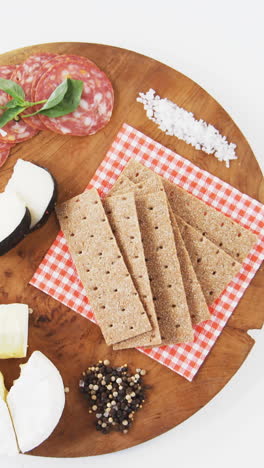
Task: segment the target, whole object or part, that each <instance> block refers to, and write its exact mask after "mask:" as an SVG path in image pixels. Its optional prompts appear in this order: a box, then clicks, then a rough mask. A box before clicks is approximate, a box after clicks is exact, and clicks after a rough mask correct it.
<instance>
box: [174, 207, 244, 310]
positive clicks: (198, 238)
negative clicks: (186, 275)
mask: <svg viewBox="0 0 264 468" xmlns="http://www.w3.org/2000/svg"><path fill="white" fill-rule="evenodd" d="M176 220H177V224H178V226H179V229H180V232H181V235H182V238H183V240H184V243H185V245H186V248H187V250H188V253H189V256H190V259H191V262H192V264H193V268H194V271H195V273H196V276H197V278H198V280H199V283H200V285H201V287H202V290H203V293H204V296H205V300H206V302H207V304H208V305H211V304H212V303H213V302H214V301H215V299H217V298H218V297H219V295H220V294H221V293H222V292H223V290H224V289H225V288H226V286H227V285H228V283H229V282H230V281H231V280H232V278H233V277H234V276H235V275H236V274H237V273H238V271H239V270H240V268H241V264H240V263H238V262H236V261H235V260H234V259H233V257H231V256H230V255H228V254H227V253H226V252H225V251H224V250H222V249H220V248H219V247H217V246H216V245H215V244H214V243H213V242H211V241H210V240H209V239H207V238H206V237H205V236H203V235H202V233H201V232H200V231H198V230H197V229H195V228H193V227H192V226H190V225H189V224H187V223H186V222H185V221H184V220H183V219H182V218H180V217H179V216H176Z"/></svg>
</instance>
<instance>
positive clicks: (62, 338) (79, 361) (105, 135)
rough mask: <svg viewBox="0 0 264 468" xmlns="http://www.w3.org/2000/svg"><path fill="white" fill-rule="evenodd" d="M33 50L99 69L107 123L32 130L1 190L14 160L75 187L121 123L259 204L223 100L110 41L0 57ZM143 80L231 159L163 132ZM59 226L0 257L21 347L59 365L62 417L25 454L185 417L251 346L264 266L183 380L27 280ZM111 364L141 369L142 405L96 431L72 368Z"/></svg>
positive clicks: (120, 445) (3, 288) (142, 432)
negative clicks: (203, 124)
mask: <svg viewBox="0 0 264 468" xmlns="http://www.w3.org/2000/svg"><path fill="white" fill-rule="evenodd" d="M39 52H53V53H69V54H79V55H83V56H86V57H88V58H90V59H91V60H93V61H94V62H95V63H96V64H97V65H98V66H99V67H100V68H102V69H103V70H104V71H105V72H106V73H107V75H108V76H109V78H110V79H111V81H112V83H113V86H114V90H115V106H114V113H113V117H112V119H111V121H110V123H109V124H108V126H107V127H106V128H104V129H103V130H102V131H100V132H99V133H98V134H96V135H93V136H90V137H71V136H62V135H56V134H55V133H50V132H48V131H46V132H44V131H42V132H40V133H39V134H38V135H37V136H36V137H34V138H33V139H31V140H29V141H26V142H24V143H21V144H19V145H17V146H15V147H14V149H13V150H12V154H11V157H10V158H9V160H8V162H7V163H6V164H5V166H4V167H3V168H2V169H1V170H0V190H1V191H2V190H4V187H5V184H6V182H7V180H8V179H9V177H10V175H11V173H12V169H13V166H14V164H15V162H16V160H17V159H18V158H26V159H28V160H30V161H32V162H36V163H38V164H41V165H42V166H45V167H47V168H48V169H49V170H50V171H51V172H52V173H53V175H54V176H55V177H56V179H57V181H58V186H59V200H60V201H63V200H66V199H68V198H70V197H72V196H74V195H77V194H78V193H80V192H82V191H83V190H84V188H85V187H86V185H87V184H88V182H89V180H90V179H91V177H92V175H93V174H94V172H95V170H96V168H97V167H98V166H99V164H100V162H101V161H102V160H103V158H104V157H105V155H106V152H107V149H108V148H109V146H110V144H111V143H112V141H113V139H114V137H115V135H116V133H117V132H118V130H119V128H120V127H121V125H122V124H123V122H127V123H128V124H130V125H132V126H134V127H136V128H137V129H138V130H140V131H142V132H143V133H145V134H146V135H149V136H150V137H151V138H153V139H155V140H157V141H158V142H160V143H162V144H163V145H165V146H167V147H168V148H170V149H172V150H173V151H176V152H178V153H180V154H181V155H182V156H184V157H186V158H187V159H189V160H190V161H192V162H193V163H194V164H196V165H198V166H199V167H201V168H202V169H206V170H208V171H209V172H211V173H212V174H214V175H216V176H218V177H220V178H221V179H222V180H225V181H226V182H228V183H230V184H231V185H233V186H234V187H236V188H238V189H239V190H241V191H242V192H245V193H247V194H248V195H250V196H251V197H253V198H256V199H257V200H260V201H262V202H263V198H264V184H263V179H262V175H261V171H260V168H259V166H258V164H257V162H256V159H255V157H254V155H253V153H252V151H251V149H250V147H249V145H248V143H247V141H246V139H245V138H244V136H243V135H242V134H241V132H240V130H239V129H238V128H237V126H236V125H235V124H234V122H233V121H232V119H231V118H230V116H229V115H228V114H227V113H226V112H225V111H224V110H223V109H222V107H221V106H220V105H219V104H218V103H217V102H216V101H215V100H214V99H213V98H212V97H211V96H210V95H208V93H207V92H206V91H204V90H203V89H202V88H201V87H200V86H198V85H197V84H196V83H194V82H193V81H192V80H190V79H189V78H187V77H186V76H184V75H182V74H181V73H179V72H177V71H175V70H173V69H171V68H169V67H167V66H165V65H163V64H161V63H159V62H157V61H155V60H152V59H150V58H147V57H144V56H142V55H139V54H136V53H134V52H131V51H128V50H123V49H119V48H115V47H110V46H104V45H98V44H86V43H56V44H44V45H37V46H33V47H28V48H25V49H19V50H15V51H12V52H9V53H6V54H4V55H2V56H1V57H0V64H1V65H2V64H10V63H12V64H18V63H20V62H22V61H23V60H25V59H26V58H27V57H28V56H29V55H31V54H34V53H39ZM150 87H152V88H154V89H156V90H157V92H158V94H160V95H161V96H164V97H165V96H169V97H170V99H172V100H174V101H175V102H177V104H178V105H180V106H183V107H184V108H185V109H187V110H189V111H192V112H194V114H195V116H196V117H198V118H200V117H201V118H203V119H205V120H207V121H208V122H210V123H212V124H213V125H214V126H216V127H217V128H218V129H219V130H220V131H221V133H222V134H224V135H226V136H227V138H228V139H229V140H230V141H233V142H235V143H237V146H238V149H237V154H238V156H239V159H238V160H237V161H232V162H231V168H230V169H226V168H225V166H224V164H223V163H220V162H218V161H217V160H216V159H215V158H214V157H212V156H208V155H205V154H204V153H203V152H202V151H197V150H195V149H194V148H192V147H191V146H189V145H187V144H185V143H184V142H182V141H180V140H178V139H177V138H175V137H170V136H166V135H165V134H164V133H162V132H161V131H160V130H158V128H157V126H156V125H155V124H154V123H153V122H151V121H149V120H148V119H147V118H146V116H145V111H144V110H143V106H142V105H141V104H138V103H136V96H137V94H138V92H139V91H147V90H148V89H149V88H150ZM58 230H59V226H58V223H57V221H56V218H55V215H54V214H53V215H52V216H51V217H50V219H49V221H48V223H47V224H46V225H45V226H44V227H42V228H41V229H40V230H38V231H36V232H35V233H33V234H31V235H29V236H28V237H27V238H26V239H25V240H24V241H23V242H22V243H21V244H19V246H18V247H17V248H15V249H13V250H12V251H11V252H9V253H8V254H6V255H5V256H3V257H1V258H0V303H12V302H24V303H27V304H29V306H30V307H31V308H33V309H34V313H33V314H32V315H31V316H30V329H29V352H28V356H29V355H30V354H31V353H32V352H33V350H36V349H39V350H40V351H42V352H43V353H45V354H46V355H47V356H48V357H49V358H50V359H51V360H52V361H53V362H54V363H55V365H56V366H57V367H58V369H59V370H60V372H61V374H62V376H63V380H64V384H65V386H68V387H69V389H70V392H69V393H68V394H67V395H66V407H65V410H64V413H63V417H62V419H61V421H60V423H59V424H58V426H57V428H56V429H55V431H54V432H53V434H52V435H51V436H50V437H49V439H48V440H47V441H45V442H44V443H43V444H42V445H40V446H39V447H37V448H36V449H34V450H33V451H32V452H31V454H32V455H42V456H51V457H79V456H87V455H97V454H103V453H109V452H114V451H117V450H121V449H125V448H128V447H131V446H134V445H136V444H139V443H141V442H144V441H146V440H148V439H151V438H153V437H156V436H158V435H159V434H162V433H163V432H165V431H167V430H169V429H171V428H172V427H174V426H176V425H178V424H180V423H181V422H182V421H184V420H186V419H187V418H188V417H190V416H191V415H192V414H194V413H195V412H196V411H198V410H199V409H200V408H201V407H203V406H204V405H206V403H207V402H208V401H210V400H211V399H212V398H213V397H214V396H215V395H216V393H218V392H219V391H220V390H221V389H222V388H223V387H224V386H225V385H226V384H227V382H228V381H229V379H230V378H231V377H232V376H233V375H234V373H235V372H236V371H237V370H238V368H239V367H240V366H241V364H242V363H243V361H244V360H245V359H246V357H247V354H248V353H249V351H250V350H251V348H252V346H253V345H254V340H253V339H252V338H251V337H250V336H249V335H248V334H247V331H248V329H252V328H261V327H262V325H263V321H264V307H263V289H262V286H263V277H264V275H263V268H262V269H260V270H259V272H258V273H257V275H256V276H255V278H254V279H253V281H252V282H251V285H250V287H249V288H248V289H247V291H246V293H245V295H244V296H243V298H242V299H241V301H240V303H239V305H238V307H237V308H236V310H235V312H234V314H233V315H232V317H231V318H230V320H229V322H228V324H227V326H226V327H225V329H224V331H223V332H222V334H221V336H220V338H219V339H218V340H217V342H216V345H215V346H214V347H213V349H212V351H211V352H210V354H209V356H208V357H207V359H206V360H205V362H204V364H203V366H202V367H201V369H200V371H199V372H198V374H197V376H196V377H195V378H194V380H193V382H188V381H187V380H185V379H184V378H183V377H180V376H179V375H177V374H176V373H174V372H172V371H170V370H169V369H167V368H166V367H164V366H161V365H160V364H158V363H157V362H155V361H154V360H152V359H150V358H148V357H147V356H145V355H143V354H142V353H140V352H138V351H135V350H127V351H118V352H117V351H112V349H111V348H109V347H107V346H106V345H105V343H104V340H103V338H102V335H101V333H100V331H99V329H98V327H97V326H95V325H93V324H92V323H91V322H89V321H88V320H86V319H84V318H82V317H81V316H79V315H78V314H76V313H74V312H73V311H71V310H70V309H68V308H66V307H64V306H63V305H62V304H60V303H59V302H56V301H55V300H54V299H52V298H51V297H49V296H47V295H46V294H44V293H42V292H40V291H38V290H37V289H35V288H34V287H32V286H30V285H29V284H28V282H29V280H30V279H31V277H32V275H33V273H34V272H35V270H36V268H37V266H38V264H39V263H40V261H41V259H42V258H43V256H44V254H45V252H46V251H47V249H48V248H49V246H50V245H51V243H52V242H53V240H54V239H55V237H56V235H57V232H58ZM106 358H108V359H110V361H111V363H112V364H116V365H120V364H123V363H127V364H128V365H129V366H131V367H132V368H133V369H134V368H137V367H142V368H145V369H147V371H148V374H147V376H146V378H145V380H146V383H148V384H149V385H151V386H152V389H151V390H149V392H148V399H147V401H146V403H145V405H144V407H143V409H142V410H141V411H140V412H139V413H138V414H137V415H136V418H135V423H134V426H133V428H132V429H131V430H130V431H129V433H128V434H126V435H124V434H120V433H112V434H109V435H102V434H101V433H99V432H97V431H96V430H95V428H94V416H93V415H91V414H88V410H87V406H86V402H85V400H84V399H83V397H82V396H81V395H80V394H79V391H78V380H79V377H80V375H81V372H82V371H83V370H84V369H86V368H87V367H88V365H90V364H92V363H94V362H96V361H97V360H99V359H106ZM25 361H26V359H23V360H17V359H15V360H1V361H0V370H1V371H2V372H3V373H4V375H5V377H6V383H7V386H8V388H9V387H10V386H11V385H12V381H13V379H14V378H17V377H18V374H19V368H18V364H19V363H20V362H25Z"/></svg>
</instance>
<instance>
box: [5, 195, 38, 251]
mask: <svg viewBox="0 0 264 468" xmlns="http://www.w3.org/2000/svg"><path fill="white" fill-rule="evenodd" d="M30 222H31V217H30V213H29V210H28V209H27V207H26V205H25V203H24V202H23V201H22V200H21V199H20V198H19V197H18V196H17V194H16V193H12V192H10V193H7V192H3V193H0V255H3V254H5V253H6V252H8V251H9V250H11V249H12V248H13V247H15V245H17V244H18V243H19V242H20V241H21V240H22V239H23V238H24V237H25V235H26V234H27V233H28V232H29V226H30Z"/></svg>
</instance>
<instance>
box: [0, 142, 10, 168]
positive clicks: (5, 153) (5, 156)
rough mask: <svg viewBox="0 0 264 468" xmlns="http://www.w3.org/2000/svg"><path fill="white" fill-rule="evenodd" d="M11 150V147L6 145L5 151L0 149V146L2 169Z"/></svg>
mask: <svg viewBox="0 0 264 468" xmlns="http://www.w3.org/2000/svg"><path fill="white" fill-rule="evenodd" d="M11 148H12V146H10V145H7V146H6V148H5V149H4V148H2V149H1V145H0V167H2V166H3V165H4V164H5V162H6V160H7V158H8V156H9V153H10V149H11Z"/></svg>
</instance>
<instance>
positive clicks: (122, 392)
mask: <svg viewBox="0 0 264 468" xmlns="http://www.w3.org/2000/svg"><path fill="white" fill-rule="evenodd" d="M145 374H146V371H145V370H143V369H136V373H135V374H134V375H132V374H130V373H129V369H128V367H127V364H125V365H123V366H121V367H111V366H110V362H109V361H108V360H105V361H99V362H98V363H97V364H94V365H93V366H91V367H89V368H88V369H87V371H86V372H83V375H82V378H81V380H80V382H79V388H80V391H81V393H83V394H84V397H85V398H86V399H87V401H88V405H89V413H95V415H96V419H97V421H96V429H97V430H98V431H101V432H102V433H103V434H107V433H108V432H110V431H111V430H117V431H121V432H123V433H125V434H126V433H127V432H128V429H129V428H130V426H131V424H132V422H133V419H134V414H135V412H136V411H138V410H139V409H140V408H142V403H144V401H145V389H146V387H144V386H143V382H142V376H143V375H145Z"/></svg>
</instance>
